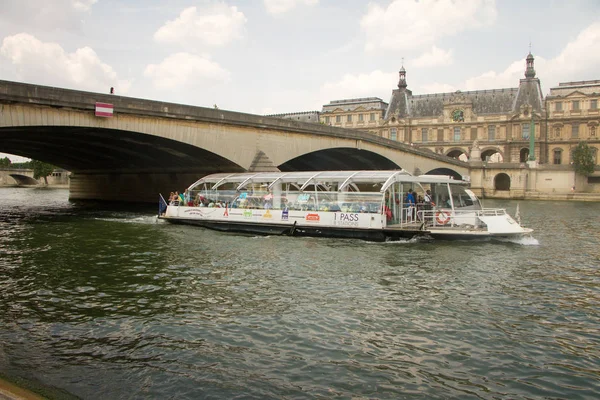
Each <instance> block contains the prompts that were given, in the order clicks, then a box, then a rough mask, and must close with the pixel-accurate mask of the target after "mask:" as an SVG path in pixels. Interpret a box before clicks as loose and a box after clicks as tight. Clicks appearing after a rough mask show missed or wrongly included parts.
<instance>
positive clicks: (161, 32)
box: [154, 3, 247, 48]
mask: <svg viewBox="0 0 600 400" xmlns="http://www.w3.org/2000/svg"><path fill="white" fill-rule="evenodd" d="M246 21H247V19H246V17H245V16H244V13H242V12H240V11H238V9H237V7H233V6H231V7H230V6H227V5H226V4H225V3H212V4H209V5H207V6H206V7H204V8H202V9H198V8H197V7H189V8H186V9H185V10H183V11H182V12H181V14H179V17H178V18H176V19H175V20H173V21H167V22H166V23H165V24H164V25H163V26H162V27H160V28H159V29H158V30H157V31H156V32H155V33H154V40H155V41H157V42H158V43H164V44H177V45H181V46H183V47H187V48H190V47H191V48H197V47H198V46H199V45H200V46H202V45H204V46H210V47H221V46H225V45H226V44H228V43H230V42H232V41H234V40H237V39H241V38H242V37H243V36H244V26H245V24H246Z"/></svg>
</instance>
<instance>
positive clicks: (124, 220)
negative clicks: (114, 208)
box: [95, 215, 167, 225]
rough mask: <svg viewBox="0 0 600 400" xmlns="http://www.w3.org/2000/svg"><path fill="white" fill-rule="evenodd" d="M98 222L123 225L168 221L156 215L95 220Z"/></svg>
mask: <svg viewBox="0 0 600 400" xmlns="http://www.w3.org/2000/svg"><path fill="white" fill-rule="evenodd" d="M95 219H96V220H98V221H107V222H121V223H123V224H148V225H150V224H165V223H167V222H166V221H164V220H162V219H159V218H158V217H157V216H156V215H152V216H143V217H129V218H127V217H126V218H95Z"/></svg>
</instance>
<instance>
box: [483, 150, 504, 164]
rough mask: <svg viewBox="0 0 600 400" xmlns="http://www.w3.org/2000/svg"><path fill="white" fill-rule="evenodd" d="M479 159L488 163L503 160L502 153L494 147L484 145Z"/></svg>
mask: <svg viewBox="0 0 600 400" xmlns="http://www.w3.org/2000/svg"><path fill="white" fill-rule="evenodd" d="M481 160H482V161H486V162H488V163H499V162H502V161H504V154H503V153H502V152H501V151H500V150H499V149H498V148H496V147H486V148H484V149H482V150H481Z"/></svg>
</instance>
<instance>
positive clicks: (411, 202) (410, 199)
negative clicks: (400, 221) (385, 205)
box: [406, 189, 416, 222]
mask: <svg viewBox="0 0 600 400" xmlns="http://www.w3.org/2000/svg"><path fill="white" fill-rule="evenodd" d="M415 204H416V201H415V195H414V193H413V190H412V189H408V193H407V194H406V222H412V221H413V219H414V212H415Z"/></svg>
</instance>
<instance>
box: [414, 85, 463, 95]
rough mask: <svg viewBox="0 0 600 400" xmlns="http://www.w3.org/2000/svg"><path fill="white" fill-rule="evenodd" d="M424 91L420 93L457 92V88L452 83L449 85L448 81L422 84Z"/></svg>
mask: <svg viewBox="0 0 600 400" xmlns="http://www.w3.org/2000/svg"><path fill="white" fill-rule="evenodd" d="M421 89H422V91H420V92H419V94H426V93H450V92H456V88H455V87H454V86H452V85H448V84H447V83H437V82H434V83H430V84H427V85H421Z"/></svg>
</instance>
